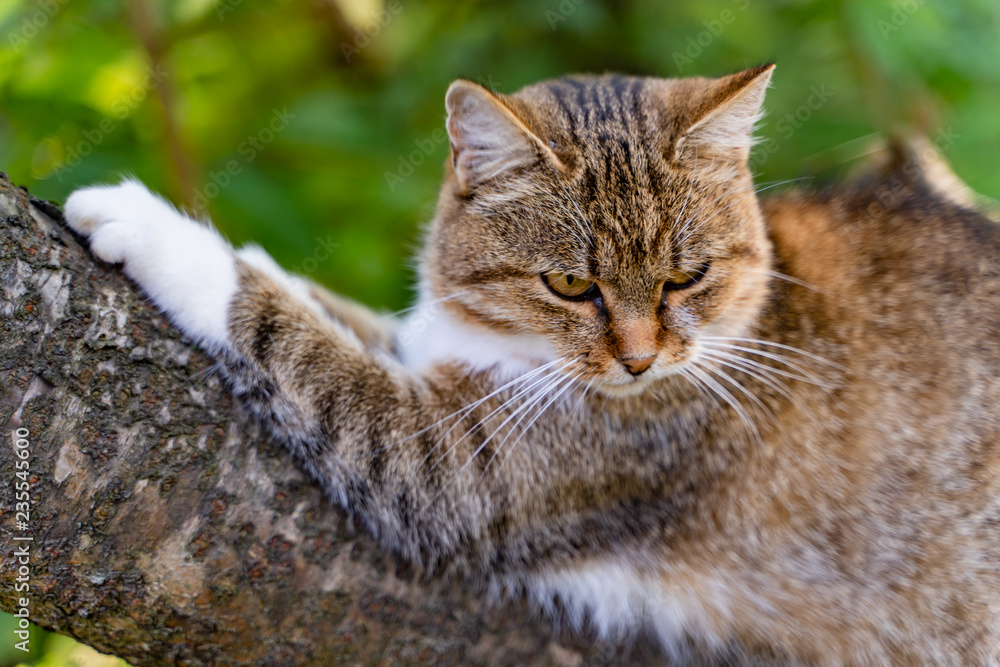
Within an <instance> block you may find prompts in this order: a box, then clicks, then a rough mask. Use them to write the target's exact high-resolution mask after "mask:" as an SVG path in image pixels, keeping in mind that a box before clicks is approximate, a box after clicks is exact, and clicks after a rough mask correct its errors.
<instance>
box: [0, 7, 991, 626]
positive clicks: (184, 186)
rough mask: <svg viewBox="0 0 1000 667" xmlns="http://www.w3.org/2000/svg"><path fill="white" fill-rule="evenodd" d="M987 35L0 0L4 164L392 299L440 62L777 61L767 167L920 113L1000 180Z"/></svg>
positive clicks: (956, 21)
mask: <svg viewBox="0 0 1000 667" xmlns="http://www.w3.org/2000/svg"><path fill="white" fill-rule="evenodd" d="M998 36H1000V4H998V3H997V2H996V1H995V0H961V1H949V0H824V1H809V0H776V1H773V2H764V1H762V0H678V1H676V2H652V1H649V0H511V1H508V2H473V1H467V2H462V3H452V2H435V1H430V0H422V1H418V0H314V1H312V2H310V1H307V0H299V1H296V0H272V1H259V0H163V1H156V0H127V1H126V0H121V1H119V0H72V1H70V0H27V1H20V0H0V169H3V170H5V171H7V172H8V173H9V174H10V175H11V177H12V179H13V180H14V181H15V182H16V183H19V184H22V185H26V186H28V187H29V188H30V189H31V190H32V191H33V192H34V193H36V194H38V195H40V196H42V197H46V198H50V199H53V200H56V201H62V200H63V199H64V198H65V197H66V195H67V194H68V193H69V192H70V191H72V190H73V189H74V188H76V187H79V186H81V185H87V184H90V183H93V182H95V181H111V180H115V179H117V178H119V177H120V175H122V174H125V173H131V174H135V175H137V176H138V177H139V178H141V179H142V180H143V181H145V182H146V183H147V184H149V185H150V186H151V187H153V188H154V189H156V190H159V191H160V192H162V193H164V194H165V195H166V196H167V197H168V198H170V199H172V200H174V201H177V202H184V203H186V204H188V205H197V208H199V209H207V212H208V213H209V214H210V215H211V217H212V219H213V220H214V221H215V223H216V224H217V225H218V227H219V228H220V229H222V231H223V232H224V233H225V234H226V235H228V236H229V237H230V238H232V239H233V240H234V241H235V242H237V243H243V242H246V241H250V240H253V241H255V242H257V243H260V244H261V245H263V246H264V247H265V248H267V249H268V250H269V251H270V252H271V253H272V254H273V255H274V256H275V258H276V259H277V260H278V261H279V262H280V263H282V264H284V265H285V266H287V267H290V268H293V269H296V270H298V271H299V272H302V273H307V274H310V275H311V276H312V277H313V278H315V279H317V280H319V281H321V282H323V283H326V284H327V285H329V286H331V287H333V288H335V289H337V290H339V291H341V292H343V293H346V294H348V295H351V296H353V297H355V298H358V299H360V300H362V301H364V302H366V303H368V304H370V305H373V306H377V307H381V308H388V309H399V308H402V307H403V306H404V305H405V304H406V303H407V301H408V300H409V298H410V289H411V286H412V283H413V280H414V276H413V271H412V263H411V262H410V261H409V260H410V258H411V257H412V255H413V250H414V248H415V247H416V246H417V245H418V244H419V239H420V232H419V230H420V227H421V224H422V223H424V222H426V221H427V220H429V219H430V217H431V215H432V213H433V207H434V203H435V199H436V194H437V186H438V181H439V179H440V175H441V164H442V162H443V160H444V159H445V157H446V155H447V151H448V146H447V141H446V139H445V138H444V135H443V134H442V133H441V132H440V128H441V127H442V125H443V120H444V110H443V97H444V92H445V90H446V88H447V86H448V84H449V82H450V81H451V80H453V79H455V78H458V77H464V78H468V79H471V80H474V81H479V82H481V83H483V84H484V85H486V86H488V87H493V88H495V89H497V90H499V91H501V92H513V91H515V90H516V89H518V88H519V87H520V86H522V85H525V84H528V83H531V82H534V81H537V80H539V79H543V78H547V77H553V76H558V75H561V74H564V73H568V72H577V71H597V72H600V71H606V70H617V71H624V72H629V73H635V74H648V75H660V76H689V75H711V76H714V75H720V74H724V73H728V72H732V71H735V70H738V69H742V68H744V67H747V66H750V65H754V64H758V63H761V62H764V61H768V60H771V59H774V60H775V61H776V62H777V63H778V70H777V72H776V75H775V79H774V85H773V88H772V91H771V93H770V97H769V99H768V102H767V108H768V110H769V113H770V115H769V116H768V118H767V119H766V121H765V124H764V125H763V127H762V130H761V134H762V136H763V137H764V138H765V141H764V142H763V143H762V144H761V145H760V146H758V147H757V149H756V152H755V154H754V157H753V162H754V165H755V168H756V171H757V173H758V175H759V179H760V180H767V181H771V180H777V179H789V178H794V177H797V176H801V175H804V174H809V175H813V174H816V175H818V176H819V177H820V178H826V177H828V176H830V175H832V174H834V173H836V172H838V171H839V170H841V169H842V168H844V167H845V166H850V164H851V162H852V160H856V159H857V158H858V157H859V156H861V155H862V154H863V153H864V152H865V151H866V150H867V149H868V148H869V146H870V143H871V140H872V138H873V136H874V135H875V133H880V132H881V133H884V132H892V131H901V130H904V129H916V130H919V131H922V132H925V133H927V134H928V135H929V136H930V137H931V138H932V139H934V138H937V139H939V140H940V143H941V144H942V145H943V146H942V147H943V148H944V149H945V151H946V154H947V156H948V157H949V159H950V160H951V161H952V163H953V164H954V166H955V169H956V171H957V172H958V174H959V175H960V176H961V177H962V178H964V179H965V180H966V181H967V182H968V183H969V184H970V185H971V186H972V187H973V188H974V189H976V190H978V191H979V192H981V193H983V194H986V195H989V196H993V197H997V196H1000V169H997V168H996V166H995V164H996V158H995V153H994V151H995V150H996V148H995V147H996V144H997V138H998V137H1000V113H997V109H1000V67H998V64H1000V39H998ZM2 643H3V642H2V641H0V644H2Z"/></svg>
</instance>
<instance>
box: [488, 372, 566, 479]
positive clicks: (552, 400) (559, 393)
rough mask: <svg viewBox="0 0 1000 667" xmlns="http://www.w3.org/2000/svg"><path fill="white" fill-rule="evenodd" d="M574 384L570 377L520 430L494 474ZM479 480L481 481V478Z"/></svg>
mask: <svg viewBox="0 0 1000 667" xmlns="http://www.w3.org/2000/svg"><path fill="white" fill-rule="evenodd" d="M575 384H576V383H575V378H572V377H570V381H569V382H567V383H565V384H564V385H563V387H562V388H561V389H559V390H558V391H557V392H556V393H555V394H554V395H553V396H552V398H550V399H549V401H548V402H547V403H546V404H545V405H543V406H542V407H541V408H539V409H538V411H537V412H536V413H535V416H534V417H533V418H532V420H531V421H530V422H528V424H527V425H526V426H525V427H524V428H523V429H522V430H521V434H520V435H519V436H517V440H515V441H514V443H513V444H512V445H511V446H510V448H509V449H510V451H509V452H508V453H506V454H504V456H503V458H502V459H500V463H499V465H497V472H496V474H498V475H499V474H500V471H501V470H503V464H504V463H506V462H507V459H509V458H510V455H511V454H513V453H514V449H516V448H517V445H518V443H519V442H521V440H522V439H523V438H524V436H525V435H526V434H527V433H528V431H530V430H531V427H532V426H534V425H535V422H537V421H538V420H539V418H540V417H541V416H542V415H543V414H544V413H545V411H546V410H548V409H549V406H551V405H552V404H553V403H555V402H556V401H557V400H558V399H559V398H560V397H561V396H562V395H563V394H565V393H566V392H567V391H568V390H569V389H571V388H573V387H574V386H575ZM506 442H507V438H504V440H503V442H501V443H500V446H499V447H497V450H496V451H495V452H494V453H493V458H491V459H490V460H489V461H488V462H487V463H486V467H485V468H483V477H485V475H486V471H487V470H489V468H490V464H491V463H493V459H495V458H496V457H497V455H498V454H500V451H501V450H502V449H503V448H504V444H505V443H506ZM480 479H482V477H481V478H480Z"/></svg>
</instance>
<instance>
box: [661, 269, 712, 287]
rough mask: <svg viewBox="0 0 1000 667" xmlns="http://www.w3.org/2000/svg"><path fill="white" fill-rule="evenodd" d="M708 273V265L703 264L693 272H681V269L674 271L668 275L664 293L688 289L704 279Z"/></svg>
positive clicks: (664, 284)
mask: <svg viewBox="0 0 1000 667" xmlns="http://www.w3.org/2000/svg"><path fill="white" fill-rule="evenodd" d="M707 272H708V264H703V265H702V266H700V267H698V268H697V269H694V270H693V271H681V270H680V269H674V270H673V271H671V272H670V273H668V274H667V279H666V281H665V282H664V283H663V291H664V292H671V291H674V290H681V289H687V288H688V287H691V286H692V285H694V284H695V283H696V282H698V281H699V280H701V279H702V278H704V277H705V274H706V273H707Z"/></svg>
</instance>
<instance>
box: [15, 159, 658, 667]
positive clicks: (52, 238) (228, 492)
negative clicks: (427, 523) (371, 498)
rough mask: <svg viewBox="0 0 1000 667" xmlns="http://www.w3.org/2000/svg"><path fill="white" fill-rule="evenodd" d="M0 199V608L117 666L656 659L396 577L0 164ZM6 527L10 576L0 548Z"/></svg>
mask: <svg viewBox="0 0 1000 667" xmlns="http://www.w3.org/2000/svg"><path fill="white" fill-rule="evenodd" d="M0 215H2V216H3V217H4V218H5V220H4V222H3V224H2V226H0V284H2V287H3V292H2V295H0V309H2V311H3V335H2V338H0V374H2V378H3V395H2V398H0V423H3V424H5V425H6V430H7V432H8V433H9V434H10V435H6V437H5V441H4V443H3V445H2V447H0V473H2V479H0V531H2V533H3V535H4V538H5V540H6V544H7V545H8V549H7V553H6V555H5V557H4V558H3V560H2V563H0V580H2V581H3V586H2V588H0V608H2V609H3V610H4V611H8V612H13V611H14V610H15V609H17V608H18V598H20V597H25V596H26V597H27V599H28V602H29V609H30V617H31V620H33V621H34V622H36V623H38V624H39V625H41V626H43V627H45V628H48V629H51V630H55V631H57V632H61V633H64V634H69V635H72V636H74V637H76V638H77V639H79V640H80V641H83V642H85V643H87V644H90V645H91V646H94V647H95V648H97V649H98V650H101V651H104V652H108V653H113V654H115V655H119V656H122V657H123V658H125V659H127V660H129V661H131V662H132V663H133V664H135V665H155V664H165V663H166V664H180V665H216V664H233V665H291V664H317V665H331V664H345V663H346V664H355V663H365V664H368V663H376V662H380V663H386V664H395V663H407V662H408V663H419V664H442V665H444V664H477V663H478V664H512V665H514V664H516V665H528V664H566V665H582V664H588V665H599V664H609V663H618V662H619V661H621V660H622V659H623V658H625V659H627V660H628V661H630V662H633V663H634V662H642V663H649V664H653V663H658V662H660V661H661V657H660V656H658V655H657V653H656V651H655V650H653V649H651V648H650V647H649V645H647V644H638V645H633V646H632V647H631V648H629V649H626V648H622V647H607V646H601V645H598V644H595V643H588V642H587V641H585V640H583V639H579V638H576V639H572V638H569V639H568V638H565V637H563V638H561V639H559V640H556V639H553V630H552V627H551V626H550V625H549V624H547V623H545V622H542V621H540V620H539V619H538V617H537V616H536V615H535V614H534V613H533V612H531V611H530V610H529V609H528V608H527V606H526V605H524V604H520V603H512V604H507V605H503V606H500V607H496V608H488V607H486V605H484V603H483V602H482V595H481V594H480V592H479V591H477V590H475V589H474V588H472V587H471V586H468V585H466V584H463V583H461V582H459V583H455V582H447V581H432V582H426V581H423V580H422V578H420V577H417V576H416V575H415V574H414V573H413V572H412V571H411V570H410V569H409V568H407V567H406V566H405V565H402V564H400V563H399V562H398V561H397V560H396V559H394V558H393V557H391V556H390V555H387V554H384V553H383V551H382V550H381V549H380V548H379V547H378V545H376V544H375V543H374V542H373V541H372V540H371V539H370V538H369V537H368V536H367V535H364V534H359V530H358V528H357V527H356V526H355V525H354V524H353V523H352V522H351V521H350V520H349V519H348V518H347V517H346V516H345V515H344V514H343V513H342V512H340V511H338V510H337V509H336V508H334V507H332V506H331V505H330V504H329V503H328V502H327V500H326V499H325V498H324V497H322V495H321V493H320V491H319V489H318V488H317V486H316V485H314V484H313V483H312V482H311V481H310V480H309V479H307V478H306V477H305V476H304V475H303V474H302V473H301V472H300V471H299V470H298V469H297V468H296V467H295V466H294V464H293V462H292V461H291V459H290V457H289V456H288V455H287V454H286V453H285V452H284V451H283V450H282V449H281V448H279V447H278V446H277V445H275V444H272V443H270V442H268V441H267V440H266V439H264V438H263V437H262V436H261V433H260V432H259V430H258V429H257V428H256V427H255V426H254V425H253V424H251V423H249V422H248V421H247V419H246V418H245V417H244V416H243V415H241V414H240V410H239V406H237V405H234V404H233V402H232V399H231V398H230V395H229V393H228V391H227V390H226V388H225V386H224V385H223V383H222V382H221V381H220V379H219V378H218V377H217V376H216V375H215V374H213V372H212V362H211V361H210V360H209V359H208V358H207V357H206V356H205V355H203V354H202V353H201V352H200V351H199V350H197V349H195V348H194V347H193V346H192V345H191V344H190V343H189V342H188V341H187V340H185V339H183V338H181V336H180V334H179V333H178V332H177V331H176V330H175V329H174V328H173V327H172V326H170V325H169V323H168V322H167V321H166V320H165V319H164V317H163V316H162V315H160V314H159V313H157V312H156V311H155V310H154V309H153V307H152V306H151V305H150V304H149V303H147V302H146V301H145V300H144V299H143V297H142V296H141V295H140V294H139V293H138V292H137V291H136V290H135V289H134V288H133V286H132V285H131V284H130V283H129V282H128V281H127V280H126V279H125V278H124V277H123V276H122V275H121V273H120V271H119V270H118V269H117V268H116V267H109V266H106V265H103V264H98V263H96V262H95V261H94V260H93V258H92V257H91V255H90V254H89V252H88V251H87V250H86V248H84V247H82V246H81V245H80V243H79V242H78V241H77V239H76V237H75V236H74V235H73V234H72V233H71V232H69V231H68V229H67V228H66V227H65V226H64V225H63V224H62V223H61V216H60V214H59V211H58V209H56V208H55V207H54V206H53V205H51V204H48V203H46V202H40V201H39V200H35V199H32V198H31V197H30V196H29V195H28V193H27V192H26V191H25V190H23V189H19V188H16V187H14V186H12V185H11V184H10V181H9V180H8V179H7V177H6V176H5V175H3V174H0ZM18 429H26V430H27V433H28V436H27V440H28V444H29V447H28V449H29V450H30V454H31V456H30V459H29V462H30V477H29V481H30V482H31V503H32V504H31V510H30V520H29V521H28V525H27V527H26V528H25V527H19V526H18V524H17V517H15V501H16V499H15V483H16V482H17V481H18V480H17V477H16V472H17V470H16V468H15V461H17V460H18V459H17V456H16V451H17V450H16V447H15V442H14V439H15V438H14V435H13V434H14V433H15V432H18ZM19 432H20V433H21V434H22V435H23V434H24V430H20V431H19ZM28 536H30V537H31V538H32V541H27V540H23V539H22V540H20V541H15V538H16V537H22V538H24V537H28ZM24 545H28V547H29V551H30V576H29V579H30V591H29V592H28V593H27V594H25V593H18V592H16V591H15V582H16V581H17V577H18V566H19V565H18V562H17V559H16V558H12V557H11V556H10V554H11V553H12V552H13V550H14V548H15V547H21V548H23V547H24ZM11 641H14V640H13V639H11Z"/></svg>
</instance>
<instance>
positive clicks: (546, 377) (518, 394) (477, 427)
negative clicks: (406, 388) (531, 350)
mask: <svg viewBox="0 0 1000 667" xmlns="http://www.w3.org/2000/svg"><path fill="white" fill-rule="evenodd" d="M561 361H564V364H563V365H562V366H560V367H559V368H557V369H555V370H553V371H550V372H547V373H546V374H544V375H542V377H541V378H537V379H535V380H534V381H533V382H532V383H531V384H530V385H528V386H527V387H522V388H520V389H518V390H517V392H515V394H514V395H513V396H511V397H510V398H509V399H507V400H506V401H504V402H503V403H501V404H500V405H499V406H498V407H497V408H496V409H494V410H493V411H492V412H490V414H488V415H486V417H484V418H483V419H481V420H479V422H478V423H476V424H475V425H474V426H473V427H472V428H470V429H469V430H467V431H466V432H465V433H463V434H462V436H461V437H460V438H458V440H456V441H455V442H454V444H452V446H451V447H449V448H448V449H447V451H445V452H444V453H443V454H441V456H440V457H439V458H438V460H437V461H435V462H434V464H433V465H432V466H431V467H430V469H429V470H434V469H435V468H437V466H438V465H439V464H440V463H441V462H442V461H444V460H445V459H446V458H447V457H448V455H449V454H451V453H452V452H453V451H454V450H455V448H456V447H458V446H459V445H460V444H461V443H462V442H463V441H465V439H466V438H468V437H469V436H471V435H473V434H474V433H477V432H479V431H480V430H481V429H483V428H484V427H485V426H486V424H487V422H489V421H490V420H491V419H492V418H493V417H495V416H496V415H498V414H499V413H501V412H502V411H503V410H505V409H507V407H508V406H510V405H511V404H512V403H514V402H515V401H516V400H518V399H519V398H521V397H522V396H524V395H526V394H528V393H529V392H531V390H532V389H534V388H535V387H537V386H538V385H540V384H541V385H544V384H545V383H546V382H548V381H549V380H551V379H552V378H553V377H557V376H558V375H559V374H560V373H561V372H562V371H563V370H564V369H566V368H568V367H569V365H570V364H572V363H573V362H572V360H570V361H566V360H561ZM508 421H509V418H508ZM506 423H507V421H505V422H504V423H503V424H501V425H500V427H499V428H503V426H504V424H506ZM456 426H458V424H457V423H456V424H453V425H452V426H451V428H449V429H448V430H447V431H445V433H444V435H442V436H441V438H439V439H438V442H436V443H435V444H434V447H432V448H431V450H430V451H429V452H428V453H427V457H426V458H430V455H431V454H432V453H433V452H434V451H435V450H436V449H437V448H438V447H440V446H441V443H442V442H443V441H444V439H445V438H447V436H448V434H449V433H451V432H452V431H453V430H454V429H455V427H456ZM425 460H426V459H425Z"/></svg>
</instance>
